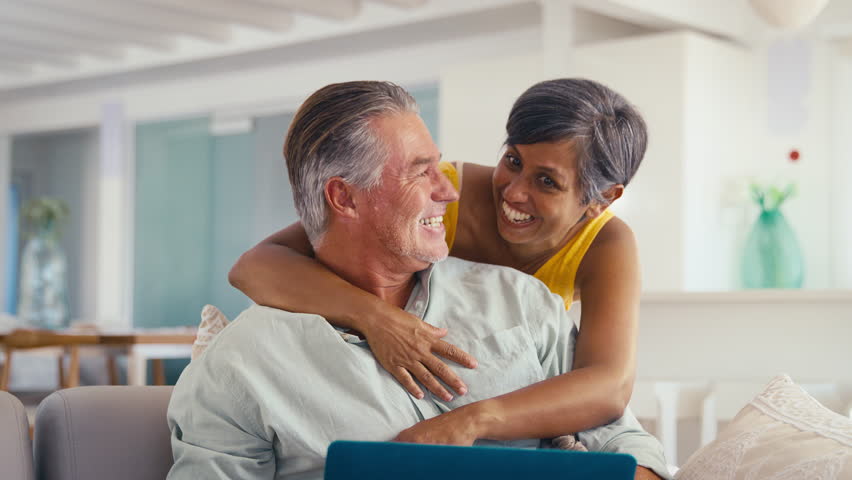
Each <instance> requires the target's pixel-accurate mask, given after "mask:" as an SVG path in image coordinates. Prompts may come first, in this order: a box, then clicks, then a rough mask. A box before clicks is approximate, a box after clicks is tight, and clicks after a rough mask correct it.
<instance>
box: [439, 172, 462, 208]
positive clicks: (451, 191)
mask: <svg viewBox="0 0 852 480" xmlns="http://www.w3.org/2000/svg"><path fill="white" fill-rule="evenodd" d="M435 178H436V180H435V184H434V186H433V189H432V200H434V201H436V202H447V203H450V202H455V201H457V200H458V199H459V192H457V191H456V188H455V187H454V186H453V182H451V181H450V179H449V178H447V176H446V175H444V174H443V173H440V172H438V174H437V175H435Z"/></svg>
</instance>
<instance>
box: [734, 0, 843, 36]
mask: <svg viewBox="0 0 852 480" xmlns="http://www.w3.org/2000/svg"><path fill="white" fill-rule="evenodd" d="M749 1H750V2H751V6H752V7H753V8H754V10H755V11H756V12H757V13H758V15H760V17H761V18H763V19H764V20H765V21H766V22H767V23H769V24H770V25H772V26H773V27H777V28H781V29H784V30H797V29H799V28H802V27H804V26H805V25H807V24H809V23H811V22H812V21H813V19H815V18H816V17H817V15H819V13H820V12H821V11H822V9H823V8H825V6H826V5H827V4H828V0H749Z"/></svg>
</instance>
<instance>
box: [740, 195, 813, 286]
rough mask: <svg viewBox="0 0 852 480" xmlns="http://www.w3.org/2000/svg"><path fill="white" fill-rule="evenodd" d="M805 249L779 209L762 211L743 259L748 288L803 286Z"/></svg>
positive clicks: (743, 271) (743, 278)
mask: <svg viewBox="0 0 852 480" xmlns="http://www.w3.org/2000/svg"><path fill="white" fill-rule="evenodd" d="M804 278H805V262H804V258H803V257H802V249H801V247H800V246H799V241H798V240H797V239H796V233H795V232H794V231H793V229H792V227H790V224H789V223H788V222H787V219H786V218H784V215H783V214H782V213H781V211H780V210H779V209H777V208H776V209H772V210H763V211H761V212H760V216H758V217H757V220H756V221H755V222H754V226H753V227H752V229H751V232H750V233H749V235H748V239H747V240H746V244H745V250H744V252H743V260H742V281H743V286H744V287H745V288H801V287H802V283H803V282H804Z"/></svg>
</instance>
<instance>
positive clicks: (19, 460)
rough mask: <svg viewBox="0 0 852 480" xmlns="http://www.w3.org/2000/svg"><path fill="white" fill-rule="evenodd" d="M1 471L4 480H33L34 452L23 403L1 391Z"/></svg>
mask: <svg viewBox="0 0 852 480" xmlns="http://www.w3.org/2000/svg"><path fill="white" fill-rule="evenodd" d="M0 471H2V475H0V476H2V478H3V479H4V480H33V450H32V443H31V442H30V427H29V423H28V422H27V413H26V411H24V406H23V405H22V404H21V401H20V400H18V399H17V397H15V396H13V395H12V394H10V393H8V392H4V391H0Z"/></svg>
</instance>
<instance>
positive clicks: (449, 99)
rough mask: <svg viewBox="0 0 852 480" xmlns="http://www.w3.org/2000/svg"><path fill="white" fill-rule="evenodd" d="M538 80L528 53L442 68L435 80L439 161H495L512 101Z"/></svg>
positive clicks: (535, 60) (536, 61)
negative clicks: (437, 94)
mask: <svg viewBox="0 0 852 480" xmlns="http://www.w3.org/2000/svg"><path fill="white" fill-rule="evenodd" d="M541 80H543V67H542V64H541V57H540V56H538V55H533V54H525V55H518V56H512V57H502V58H499V59H491V60H484V61H483V60H481V61H477V62H470V63H467V64H464V65H456V66H452V67H448V68H444V69H443V70H442V71H441V79H440V82H439V84H438V90H439V92H440V103H439V107H438V112H439V113H438V115H439V118H440V120H439V121H438V124H439V128H440V131H441V133H440V136H441V149H442V150H443V153H444V159H446V160H449V161H453V162H458V161H461V162H472V163H479V164H483V165H496V164H497V161H498V160H499V154H500V149H501V146H502V144H503V142H504V141H505V140H506V119H507V118H509V111H510V110H511V108H512V103H514V101H515V99H516V98H518V96H519V95H520V94H521V93H522V92H523V91H524V90H526V89H527V88H529V86H530V85H532V84H534V83H535V82H538V81H541ZM473 92H476V93H475V94H474V93H473Z"/></svg>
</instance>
